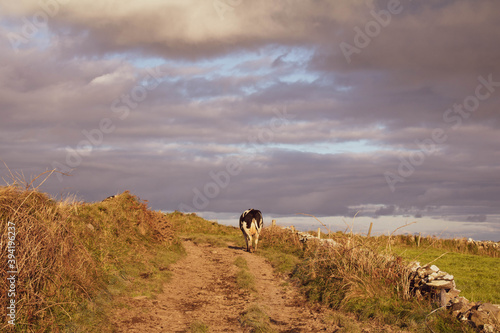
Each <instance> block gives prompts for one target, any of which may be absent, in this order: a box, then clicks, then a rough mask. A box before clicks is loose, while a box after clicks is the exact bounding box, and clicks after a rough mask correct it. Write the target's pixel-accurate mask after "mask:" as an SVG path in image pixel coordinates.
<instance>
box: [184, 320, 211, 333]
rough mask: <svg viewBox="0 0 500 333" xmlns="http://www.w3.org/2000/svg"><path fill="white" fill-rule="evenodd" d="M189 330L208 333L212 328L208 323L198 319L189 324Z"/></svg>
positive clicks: (194, 332)
mask: <svg viewBox="0 0 500 333" xmlns="http://www.w3.org/2000/svg"><path fill="white" fill-rule="evenodd" d="M189 332H191V333H208V332H210V329H209V327H208V325H207V324H205V323H204V322H202V321H200V320H196V321H195V322H193V323H191V325H190V326H189Z"/></svg>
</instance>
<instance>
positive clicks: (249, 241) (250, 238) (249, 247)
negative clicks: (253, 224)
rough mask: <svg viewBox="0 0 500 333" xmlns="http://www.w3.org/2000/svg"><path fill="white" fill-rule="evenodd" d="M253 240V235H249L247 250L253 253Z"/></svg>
mask: <svg viewBox="0 0 500 333" xmlns="http://www.w3.org/2000/svg"><path fill="white" fill-rule="evenodd" d="M252 247H253V240H252V235H248V243H247V251H248V252H250V253H252Z"/></svg>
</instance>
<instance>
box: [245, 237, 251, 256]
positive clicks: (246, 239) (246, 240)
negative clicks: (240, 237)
mask: <svg viewBox="0 0 500 333" xmlns="http://www.w3.org/2000/svg"><path fill="white" fill-rule="evenodd" d="M244 235H245V243H246V245H247V252H250V250H249V249H250V248H249V247H248V235H247V234H244Z"/></svg>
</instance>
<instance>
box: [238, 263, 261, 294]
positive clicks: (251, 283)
mask: <svg viewBox="0 0 500 333" xmlns="http://www.w3.org/2000/svg"><path fill="white" fill-rule="evenodd" d="M234 265H235V266H236V267H238V268H239V270H238V272H237V273H236V285H237V286H238V288H240V289H243V290H247V291H252V292H256V291H257V288H256V285H255V277H254V276H253V274H252V273H250V271H249V270H248V263H247V261H246V260H245V258H243V257H241V256H239V257H237V258H236V259H235V260H234Z"/></svg>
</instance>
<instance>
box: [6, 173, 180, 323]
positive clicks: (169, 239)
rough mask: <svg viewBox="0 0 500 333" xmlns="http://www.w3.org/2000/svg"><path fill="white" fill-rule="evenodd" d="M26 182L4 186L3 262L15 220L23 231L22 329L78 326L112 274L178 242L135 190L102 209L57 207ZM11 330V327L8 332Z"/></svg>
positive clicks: (19, 249)
mask: <svg viewBox="0 0 500 333" xmlns="http://www.w3.org/2000/svg"><path fill="white" fill-rule="evenodd" d="M18 184H19V182H17V183H15V184H13V185H9V186H3V187H0V223H1V224H0V251H1V253H2V258H7V253H8V248H7V245H8V229H7V228H8V222H12V223H14V224H15V229H16V237H15V252H14V254H15V259H16V262H17V271H18V273H17V281H16V297H15V300H16V329H17V330H20V331H33V332H34V331H47V330H48V331H57V330H59V329H60V327H61V325H62V323H64V322H68V321H69V322H71V321H73V320H74V316H75V313H77V312H78V309H79V307H81V305H82V303H85V302H86V301H89V302H92V301H93V300H94V298H95V297H96V296H97V295H99V294H100V293H102V292H104V291H105V290H106V285H107V283H108V282H109V279H110V276H112V275H116V274H117V273H116V271H117V270H118V269H119V267H123V266H126V263H127V261H128V260H130V258H131V254H134V257H136V256H139V257H140V256H145V257H147V256H148V251H149V252H150V250H151V246H153V245H154V244H164V245H172V244H173V243H174V242H175V236H174V231H173V227H172V224H171V223H170V222H169V221H168V220H167V218H166V217H165V215H164V214H162V213H159V212H154V211H151V210H149V209H148V208H147V205H146V203H145V202H141V201H140V200H139V199H138V198H136V197H134V196H132V195H131V194H130V193H128V192H125V193H123V194H121V195H119V196H117V197H115V198H114V199H110V200H106V201H104V202H100V203H92V204H88V203H80V202H77V201H75V200H69V201H59V202H57V201H55V200H53V199H51V198H50V197H49V196H47V195H46V194H43V193H40V192H38V191H37V189H29V186H25V187H23V186H20V185H18ZM28 185H29V184H28ZM149 256H150V257H151V256H152V254H149ZM5 260H7V259H5ZM8 270H9V269H8V268H7V265H6V263H4V264H2V265H0V275H1V276H3V277H5V276H7V271H8ZM8 289H9V288H8V285H7V280H6V279H5V278H4V279H1V280H0V303H1V304H7V303H6V302H7V290H8ZM1 309H2V310H0V316H2V318H7V316H6V307H5V306H2V307H1ZM76 316H78V315H76ZM6 328H9V324H7V321H3V322H2V324H1V326H0V330H4V329H6ZM11 328H12V327H11Z"/></svg>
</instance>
